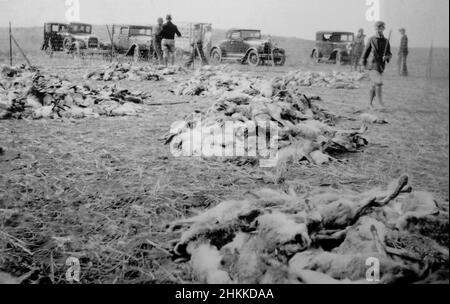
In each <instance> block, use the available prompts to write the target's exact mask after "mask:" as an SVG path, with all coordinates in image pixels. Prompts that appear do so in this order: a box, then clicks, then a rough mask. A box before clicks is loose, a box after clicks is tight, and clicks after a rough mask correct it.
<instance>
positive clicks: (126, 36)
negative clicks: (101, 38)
mask: <svg viewBox="0 0 450 304" xmlns="http://www.w3.org/2000/svg"><path fill="white" fill-rule="evenodd" d="M113 33H117V36H115V37H114V47H115V50H116V52H118V53H119V54H124V55H125V56H133V59H134V61H139V60H140V59H150V58H153V56H154V55H155V54H154V48H153V28H152V27H151V26H141V25H114V27H113Z"/></svg>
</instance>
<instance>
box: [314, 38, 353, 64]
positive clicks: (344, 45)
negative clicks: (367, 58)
mask: <svg viewBox="0 0 450 304" xmlns="http://www.w3.org/2000/svg"><path fill="white" fill-rule="evenodd" d="M354 38H355V35H354V34H353V33H351V32H333V31H326V32H317V33H316V46H315V48H314V49H313V50H312V52H311V58H313V60H315V61H316V62H321V61H328V62H330V61H331V62H334V63H336V64H344V63H346V62H349V61H351V53H352V45H353V41H354Z"/></svg>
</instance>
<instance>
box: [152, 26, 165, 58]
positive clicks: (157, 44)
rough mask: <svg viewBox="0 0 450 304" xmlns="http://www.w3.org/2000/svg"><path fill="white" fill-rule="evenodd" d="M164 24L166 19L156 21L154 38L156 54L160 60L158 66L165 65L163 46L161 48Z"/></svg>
mask: <svg viewBox="0 0 450 304" xmlns="http://www.w3.org/2000/svg"><path fill="white" fill-rule="evenodd" d="M163 23H164V19H163V18H158V20H157V21H156V26H155V30H154V34H153V35H154V36H153V45H154V48H155V53H156V57H157V59H158V64H163V52H162V46H161V42H162V36H161V32H162V29H163Z"/></svg>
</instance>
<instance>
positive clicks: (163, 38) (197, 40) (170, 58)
mask: <svg viewBox="0 0 450 304" xmlns="http://www.w3.org/2000/svg"><path fill="white" fill-rule="evenodd" d="M199 27H200V25H198V24H197V25H195V28H194V37H193V42H192V45H191V47H192V52H191V55H190V56H189V60H188V62H186V64H185V66H186V67H189V66H190V65H192V64H193V62H194V60H195V57H196V56H197V55H199V56H200V58H201V60H202V64H204V65H205V64H208V61H207V59H206V56H205V54H204V52H203V40H202V31H201V28H199ZM206 32H207V33H209V34H210V33H211V31H210V29H209V30H207V31H206ZM175 36H178V37H181V33H180V31H179V30H178V27H177V26H176V25H175V24H173V23H172V16H171V15H167V16H166V23H164V20H163V18H158V20H157V25H156V27H155V29H154V38H153V45H154V48H155V53H156V56H157V58H158V61H159V63H160V64H164V65H166V66H167V65H168V64H169V62H170V64H171V65H174V63H175ZM209 41H210V39H209ZM209 47H210V46H209Z"/></svg>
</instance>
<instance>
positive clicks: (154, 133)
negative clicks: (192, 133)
mask: <svg viewBox="0 0 450 304" xmlns="http://www.w3.org/2000/svg"><path fill="white" fill-rule="evenodd" d="M31 60H32V61H33V63H34V64H36V65H37V66H40V67H41V68H42V70H44V71H48V72H52V73H57V74H63V75H66V76H67V77H68V78H69V79H70V80H71V81H74V82H77V81H80V82H81V81H82V75H84V74H85V73H86V72H87V71H88V70H91V69H93V68H94V69H95V68H96V67H97V66H99V65H103V64H105V62H97V61H93V62H81V61H80V60H78V59H64V57H61V56H57V58H55V59H53V60H50V59H49V58H46V57H43V56H33V57H32V58H31ZM416 60H417V61H416V62H413V63H412V75H411V77H409V78H399V77H397V76H396V75H395V71H394V67H393V66H392V67H391V69H390V71H389V72H388V75H387V76H386V81H385V82H386V85H385V101H386V103H387V105H388V110H387V111H386V112H383V113H377V115H379V116H380V117H382V118H384V119H386V120H387V121H388V122H389V124H387V125H374V126H371V127H370V130H369V131H368V133H367V139H368V140H369V142H370V145H369V146H368V147H367V148H366V149H365V150H364V151H363V152H362V153H357V154H349V155H346V156H345V159H346V160H347V161H346V162H344V163H332V164H329V165H325V166H322V167H319V166H312V165H297V166H291V167H289V169H288V171H287V172H284V173H283V174H284V175H285V176H284V178H285V181H286V182H284V183H281V184H275V183H274V180H275V179H274V178H273V174H274V172H273V171H271V170H267V169H266V170H264V169H260V168H258V167H248V166H247V167H245V166H244V167H238V166H234V165H232V164H224V163H221V162H216V161H211V160H207V159H196V158H175V157H173V156H172V155H171V154H170V151H169V147H168V146H165V145H163V143H162V142H161V141H160V138H161V137H163V135H164V134H165V133H166V132H167V131H168V130H169V127H170V125H171V123H172V122H174V121H175V120H177V119H182V118H183V117H184V116H185V115H187V114H190V113H192V112H193V111H194V110H196V109H206V108H208V107H209V106H210V105H211V104H212V103H213V102H214V98H202V97H187V96H175V95H173V94H172V93H170V92H169V90H170V89H173V88H174V87H175V86H176V83H172V82H167V81H162V82H153V81H148V82H129V81H122V82H120V86H123V87H126V88H132V89H134V88H137V89H140V90H145V91H149V92H151V93H152V95H153V97H152V100H151V101H152V102H155V103H173V102H187V103H185V104H177V105H162V106H145V113H144V114H142V115H141V116H139V117H123V118H99V119H83V120H64V121H59V120H36V121H34V120H30V121H28V120H27V121H24V120H19V121H18V120H4V121H0V147H1V148H3V149H4V150H5V153H4V154H3V155H1V156H0V219H1V221H0V223H1V224H2V227H1V228H0V243H2V244H4V245H2V246H1V248H2V252H0V265H1V266H0V267H1V270H3V271H6V272H9V273H12V274H16V275H21V274H23V273H25V272H27V271H29V270H30V269H32V268H36V269H39V271H37V272H36V274H35V275H34V276H33V277H32V278H31V279H32V280H36V279H38V277H37V276H38V274H39V276H40V280H41V282H45V281H53V282H55V283H64V282H66V280H65V272H66V270H67V266H66V264H65V262H66V259H67V258H68V257H70V256H74V257H78V258H79V259H80V262H81V267H82V268H81V280H82V282H83V283H168V282H171V283H172V282H177V283H180V282H194V281H195V278H194V276H193V275H192V274H191V272H190V270H189V267H188V266H187V265H185V264H176V263H174V262H173V261H172V260H171V257H170V255H169V254H168V252H167V248H169V242H170V240H171V239H173V238H174V237H175V236H174V235H171V234H169V233H167V232H166V229H165V228H166V225H167V224H168V223H170V222H171V221H172V220H174V219H177V218H181V217H184V216H189V215H192V214H193V213H195V212H196V211H198V210H202V209H204V208H207V207H209V206H213V205H214V204H216V203H219V202H220V201H221V200H223V199H225V198H230V197H240V196H242V195H243V194H244V193H245V192H246V191H249V190H254V189H258V188H263V187H270V188H282V189H285V188H287V187H289V186H290V187H294V188H295V189H296V190H297V191H300V192H301V191H307V190H308V189H310V188H312V187H318V186H320V185H324V184H331V185H334V186H336V187H340V186H342V185H345V186H350V187H352V188H354V189H360V190H366V189H369V188H371V187H373V186H376V185H380V184H385V183H387V182H389V181H390V180H391V179H393V178H397V177H399V176H400V175H402V174H407V175H408V176H409V177H410V178H411V184H412V185H413V186H414V187H415V188H416V189H420V190H426V191H430V192H432V193H433V194H434V195H435V196H436V198H438V199H439V200H440V201H441V202H448V199H449V192H448V184H449V169H448V166H449V154H448V153H449V152H448V149H449V122H448V116H449V102H448V100H449V86H448V78H435V79H433V80H431V81H430V80H426V79H425V78H424V77H422V75H424V73H423V65H421V64H422V62H423V60H422V59H421V58H418V59H416ZM413 61H414V58H413ZM415 63H416V64H415ZM235 68H236V69H239V70H248V67H246V66H238V65H236V66H235ZM298 68H302V69H305V70H310V69H312V70H331V69H348V67H335V66H330V65H310V64H301V63H300V62H293V61H291V63H289V64H288V66H286V67H283V68H274V67H259V68H254V69H252V72H254V73H255V74H258V75H261V76H263V77H265V78H271V77H273V76H275V75H281V74H282V73H285V72H287V71H290V70H293V69H298ZM445 69H446V71H445ZM443 70H444V72H443V75H445V76H448V60H447V61H446V66H444V67H443ZM188 77H190V75H183V76H181V77H178V76H174V77H173V78H174V79H175V80H176V81H180V80H182V79H185V78H188ZM102 84H103V83H98V84H97V85H102ZM367 86H368V83H363V86H362V88H360V89H356V90H333V89H324V88H304V92H305V93H307V94H312V95H319V96H321V97H322V99H323V100H322V101H320V102H321V103H322V104H323V106H324V107H326V108H328V109H330V111H331V112H334V113H336V114H340V115H345V116H349V117H352V116H353V117H356V115H355V114H353V113H354V112H355V111H356V110H359V109H365V108H366V107H367V97H368V92H367ZM345 123H346V122H345V121H344V122H342V124H343V125H345Z"/></svg>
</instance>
